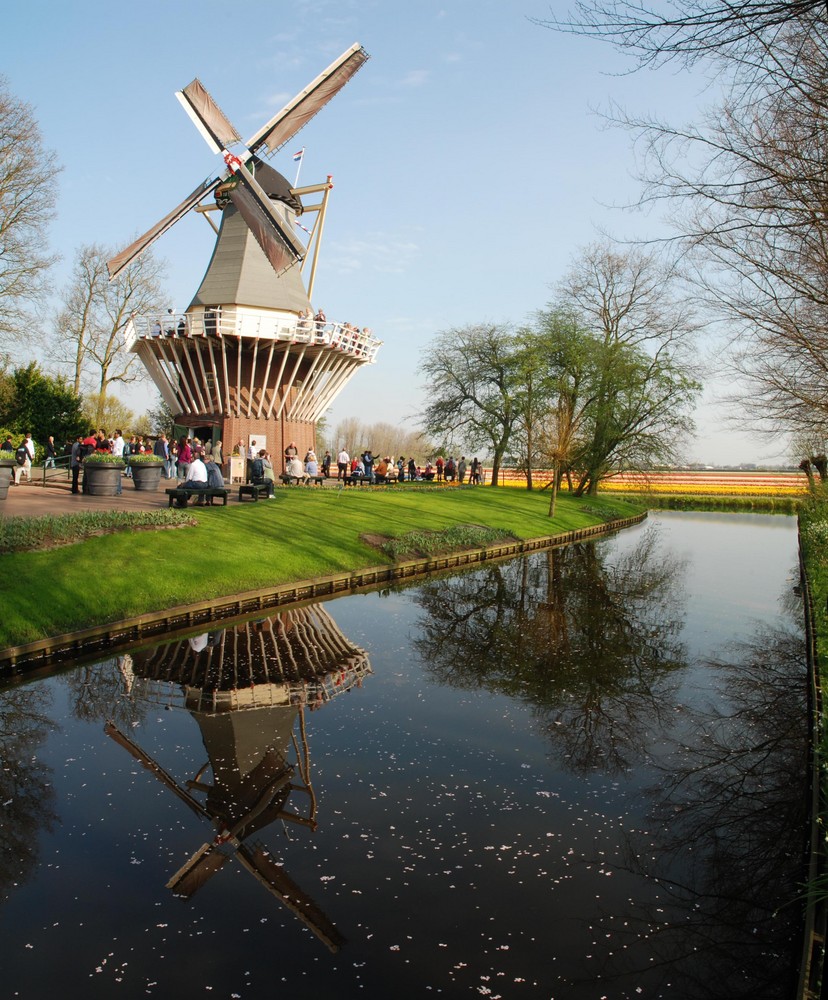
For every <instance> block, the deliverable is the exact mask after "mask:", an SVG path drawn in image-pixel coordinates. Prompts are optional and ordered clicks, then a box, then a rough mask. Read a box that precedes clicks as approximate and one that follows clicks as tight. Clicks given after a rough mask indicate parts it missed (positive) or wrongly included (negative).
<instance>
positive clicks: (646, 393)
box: [558, 243, 701, 495]
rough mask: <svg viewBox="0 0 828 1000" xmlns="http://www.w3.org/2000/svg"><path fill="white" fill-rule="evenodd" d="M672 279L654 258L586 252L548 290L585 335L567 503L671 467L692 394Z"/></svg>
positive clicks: (680, 307) (688, 326)
mask: <svg viewBox="0 0 828 1000" xmlns="http://www.w3.org/2000/svg"><path fill="white" fill-rule="evenodd" d="M679 284H680V276H679V275H678V273H677V272H676V271H675V270H674V269H673V268H672V267H670V266H669V265H665V264H663V263H662V262H661V261H660V260H659V259H658V258H657V257H656V256H655V255H653V254H647V253H644V252H642V251H640V250H628V251H626V252H619V251H618V250H616V249H615V248H614V247H613V246H612V245H611V244H609V243H597V244H593V245H591V246H588V247H586V248H585V249H584V250H583V251H582V252H581V254H580V255H579V256H578V257H576V259H575V260H574V261H573V263H572V266H571V267H570V269H569V272H568V274H567V275H566V277H565V278H564V280H563V281H562V282H561V283H560V284H559V286H558V293H559V303H560V305H561V307H563V309H564V310H565V311H566V312H568V313H570V314H572V315H573V316H576V317H578V321H579V325H580V328H581V329H583V330H586V331H588V332H589V335H588V336H587V337H585V338H583V347H584V348H586V349H587V354H588V356H589V362H588V368H587V369H586V370H585V372H588V374H589V388H588V390H587V392H586V395H585V397H584V398H585V399H588V406H585V408H584V413H583V416H582V418H581V420H580V427H579V430H578V433H579V437H580V446H579V447H578V448H577V450H576V454H575V456H574V457H573V463H574V464H575V465H576V466H577V467H578V468H579V473H580V481H579V483H578V488H577V493H578V494H579V495H580V494H582V493H585V492H586V493H594V492H596V491H597V489H598V483H599V482H600V480H601V479H602V478H604V477H605V476H606V475H607V474H608V473H609V472H611V471H613V470H622V469H646V468H648V467H651V466H652V465H654V464H658V463H669V462H674V461H676V459H677V457H678V448H679V445H680V443H681V441H682V438H683V437H684V436H686V435H687V434H689V433H690V432H691V431H692V429H693V421H692V419H691V416H690V413H691V410H692V407H693V405H694V404H695V401H696V399H697V397H698V394H699V392H700V391H701V385H700V384H699V382H698V381H697V379H696V378H695V366H694V363H693V359H692V355H691V352H690V346H691V344H690V342H691V337H692V334H693V333H694V332H695V325H694V322H693V316H692V312H691V311H690V309H689V308H688V307H687V306H686V305H685V304H684V301H683V299H682V297H681V294H680V287H679Z"/></svg>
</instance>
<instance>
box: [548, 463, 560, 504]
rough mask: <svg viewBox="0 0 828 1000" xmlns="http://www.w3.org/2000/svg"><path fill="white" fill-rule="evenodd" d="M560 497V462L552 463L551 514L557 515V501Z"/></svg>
mask: <svg viewBox="0 0 828 1000" xmlns="http://www.w3.org/2000/svg"><path fill="white" fill-rule="evenodd" d="M557 499H558V463H557V462H553V463H552V496H551V497H550V498H549V516H550V517H554V516H555V501H556V500H557Z"/></svg>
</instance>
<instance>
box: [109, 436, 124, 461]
mask: <svg viewBox="0 0 828 1000" xmlns="http://www.w3.org/2000/svg"><path fill="white" fill-rule="evenodd" d="M125 444H126V442H125V441H124V439H123V438H122V437H121V435H120V434H116V435H115V437H114V438H113V439H112V454H113V455H117V456H118V458H121V457H122V456H123V454H124V445H125Z"/></svg>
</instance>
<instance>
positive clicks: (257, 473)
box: [250, 449, 273, 500]
mask: <svg viewBox="0 0 828 1000" xmlns="http://www.w3.org/2000/svg"><path fill="white" fill-rule="evenodd" d="M266 459H267V452H266V451H265V450H264V449H262V450H261V451H260V452H259V453H258V455H256V457H255V458H254V459H253V461H252V462H251V463H250V482H251V483H252V484H253V485H254V486H264V487H265V488H266V490H267V494H266V495H267V498H268V500H272V499H273V480H272V479H268V478H267V477H266V476H265V461H266ZM268 465H270V463H269V462H268Z"/></svg>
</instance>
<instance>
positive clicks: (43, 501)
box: [0, 476, 238, 517]
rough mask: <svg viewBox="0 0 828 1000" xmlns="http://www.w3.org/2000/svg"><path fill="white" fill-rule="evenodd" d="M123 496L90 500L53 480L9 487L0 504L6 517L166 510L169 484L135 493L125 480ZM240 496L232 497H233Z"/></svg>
mask: <svg viewBox="0 0 828 1000" xmlns="http://www.w3.org/2000/svg"><path fill="white" fill-rule="evenodd" d="M123 483H124V492H123V493H122V494H121V496H119V497H90V496H87V495H86V494H84V493H78V494H73V493H72V490H71V483H70V482H69V480H68V479H66V480H64V479H63V477H62V476H61V477H59V478H58V479H53V480H51V481H50V482H49V484H48V485H47V486H44V485H43V483H42V481H40V480H38V479H35V481H34V482H33V483H31V484H30V483H27V482H26V480H25V479H24V480H23V482H22V483H21V484H20V486H9V495H8V498H7V499H6V500H5V501H3V500H0V514H5V515H7V516H11V517H14V516H22V515H28V516H32V515H34V516H37V515H39V514H71V513H76V512H77V511H81V510H156V509H157V508H159V507H166V506H167V504H168V502H169V497H168V496H167V494H166V493H165V492H164V488H165V487H166V486H167V485H168V481H167V480H165V479H162V480H161V484H160V485H159V487H158V489H157V491H156V492H155V493H147V492H145V491H143V490H136V489H135V487H134V486H133V485H132V480H130V479H126V478H124V480H123ZM234 496H238V493H231V497H234Z"/></svg>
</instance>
